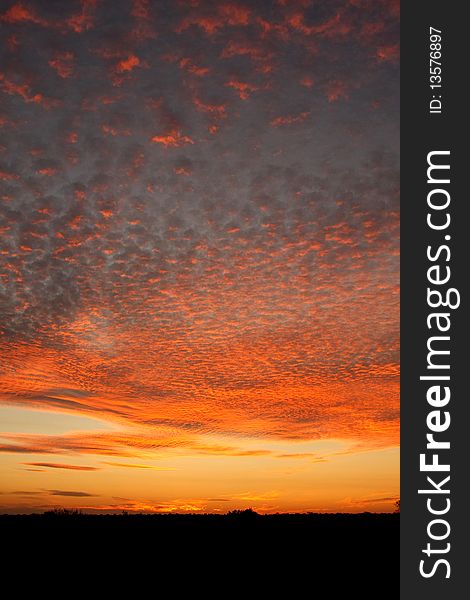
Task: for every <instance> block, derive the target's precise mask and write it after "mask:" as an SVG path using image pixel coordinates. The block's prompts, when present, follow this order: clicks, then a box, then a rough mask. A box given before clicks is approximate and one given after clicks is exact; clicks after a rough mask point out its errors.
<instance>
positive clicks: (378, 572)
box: [0, 510, 399, 600]
mask: <svg viewBox="0 0 470 600" xmlns="http://www.w3.org/2000/svg"><path fill="white" fill-rule="evenodd" d="M0 531H1V533H2V538H3V539H2V545H3V547H6V548H9V549H10V552H11V553H12V554H13V556H14V553H15V549H16V551H17V552H18V553H21V554H19V555H21V556H22V557H24V556H25V554H26V555H28V554H29V555H31V556H34V557H35V558H37V557H38V556H39V557H40V556H41V555H42V554H44V555H46V556H47V561H48V563H49V564H51V565H53V566H54V568H57V562H65V563H68V564H69V565H73V564H75V563H76V561H77V560H80V569H83V568H84V566H83V561H84V560H85V562H86V564H88V565H92V564H94V565H97V564H101V563H103V561H104V560H105V559H109V560H111V557H114V559H112V560H113V561H114V567H113V569H115V570H116V568H117V572H116V574H117V575H119V576H123V575H124V574H127V575H129V573H132V572H133V570H132V567H130V566H129V564H130V562H131V563H132V562H133V561H135V562H136V564H138V565H139V566H138V567H135V568H138V569H139V572H140V573H141V574H142V575H143V576H145V573H147V571H148V569H149V568H150V569H153V570H154V569H157V571H158V573H159V574H160V575H164V574H165V572H166V568H167V567H166V565H167V564H170V563H172V564H173V565H176V566H178V565H179V566H180V572H181V578H182V579H181V582H180V583H182V582H183V580H184V578H185V577H186V575H185V574H186V565H189V564H191V565H192V564H194V563H195V562H196V563H200V565H202V567H201V566H200V567H199V571H200V570H201V568H202V571H201V572H202V573H203V575H204V578H206V577H209V578H210V573H211V572H213V571H214V569H215V570H216V571H217V573H220V572H221V569H222V571H223V572H224V574H225V575H224V576H225V577H226V578H227V577H228V578H229V581H230V582H231V583H230V586H232V585H233V586H235V587H236V586H237V585H238V586H240V585H241V586H242V587H243V585H245V584H246V585H248V583H247V582H248V580H250V581H252V580H253V577H255V579H257V580H258V585H262V586H264V587H265V588H266V590H267V589H268V588H270V589H273V588H274V590H276V589H277V588H278V586H280V587H279V589H280V588H281V587H285V586H287V587H288V589H290V592H286V593H285V594H280V593H279V595H278V596H277V597H286V598H289V599H290V598H292V599H296V598H304V597H305V598H307V597H308V598H322V599H323V598H332V599H333V600H336V599H337V598H338V599H340V598H353V599H354V598H356V597H357V598H374V599H377V600H379V599H383V598H396V599H398V598H399V591H398V587H399V514H385V513H383V514H375V513H361V514H316V513H315V514H313V513H309V514H274V515H259V514H257V513H256V512H254V511H251V510H247V511H232V512H230V513H227V514H226V515H214V514H202V515H201V514H117V515H116V514H112V515H111V514H110V515H101V514H100V515H98V514H80V513H73V512H70V511H60V510H59V511H54V512H48V513H44V514H41V515H0ZM46 547H47V550H46ZM116 561H118V562H117V563H116ZM142 561H143V562H144V563H145V564H146V565H147V566H146V567H145V568H143V567H142ZM116 564H118V565H122V569H123V571H122V572H120V568H121V567H119V566H118V567H116ZM216 565H218V566H216ZM70 568H71V567H70ZM208 581H210V579H209V580H207V579H204V582H205V583H204V585H205V586H207V585H209V588H207V587H206V588H204V589H210V583H208ZM244 582H245V583H244ZM193 583H194V585H196V586H197V585H199V584H201V585H202V580H199V579H198V580H194V582H193ZM319 585H321V586H322V589H324V586H325V585H327V587H328V590H329V591H328V593H321V594H319V593H318V586H319ZM306 586H307V587H306ZM309 589H310V591H309ZM315 590H316V592H315V593H314V591H315ZM340 590H347V592H343V591H340ZM278 591H279V590H278ZM134 597H140V596H139V595H137V596H134ZM209 597H218V598H221V599H223V598H225V597H226V594H225V593H222V592H221V593H219V594H218V595H217V594H215V596H211V595H210V594H209ZM251 597H252V595H250V594H248V595H247V598H251Z"/></svg>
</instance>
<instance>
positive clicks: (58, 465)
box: [23, 462, 99, 471]
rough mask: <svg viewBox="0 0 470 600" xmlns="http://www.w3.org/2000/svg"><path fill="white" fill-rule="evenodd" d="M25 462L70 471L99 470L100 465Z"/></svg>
mask: <svg viewBox="0 0 470 600" xmlns="http://www.w3.org/2000/svg"><path fill="white" fill-rule="evenodd" d="M23 464H24V465H27V466H31V467H44V468H46V469H66V470H70V471H99V468H98V467H89V466H84V465H68V464H64V463H49V462H26V463H23Z"/></svg>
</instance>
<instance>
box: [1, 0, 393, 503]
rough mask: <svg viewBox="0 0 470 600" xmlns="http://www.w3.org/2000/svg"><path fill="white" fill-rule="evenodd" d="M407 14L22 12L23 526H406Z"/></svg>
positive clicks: (142, 0) (12, 235) (385, 3)
mask: <svg viewBox="0 0 470 600" xmlns="http://www.w3.org/2000/svg"><path fill="white" fill-rule="evenodd" d="M398 27H399V3H398V2H397V1H396V0H328V1H327V0H324V1H319V0H272V1H270V2H264V1H263V2H261V1H254V0H250V1H241V0H236V1H234V2H230V1H229V2H224V1H218V2H209V1H206V0H161V1H158V2H152V1H149V0H80V1H79V0H67V1H64V0H60V1H59V0H47V1H45V0H44V1H41V0H25V1H24V2H23V1H22V2H16V1H13V2H11V1H2V2H1V4H0V32H1V33H0V39H1V53H2V54H1V60H0V133H1V136H0V232H1V243H0V309H1V322H0V365H1V367H0V481H1V484H0V512H11V513H18V512H19V513H24V512H42V511H44V510H48V509H50V508H53V507H59V506H60V507H74V508H81V509H82V510H84V511H88V512H120V511H122V510H127V511H145V512H226V511H227V510H231V509H244V508H248V507H251V508H253V509H255V510H257V511H259V512H265V513H270V512H295V511H300V512H305V511H321V512H323V511H326V512H329V511H333V512H337V511H351V512H358V511H363V510H370V511H392V510H394V508H395V507H394V502H395V500H396V499H397V498H398V497H399V454H398V444H399V62H398V61H399V45H398V40H399V33H398Z"/></svg>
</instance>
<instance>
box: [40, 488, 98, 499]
mask: <svg viewBox="0 0 470 600" xmlns="http://www.w3.org/2000/svg"><path fill="white" fill-rule="evenodd" d="M45 491H46V492H48V493H49V494H50V495H51V496H66V497H73V498H88V497H94V496H96V494H88V493H87V492H71V491H68V490H45Z"/></svg>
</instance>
